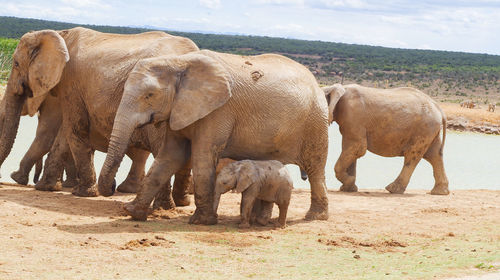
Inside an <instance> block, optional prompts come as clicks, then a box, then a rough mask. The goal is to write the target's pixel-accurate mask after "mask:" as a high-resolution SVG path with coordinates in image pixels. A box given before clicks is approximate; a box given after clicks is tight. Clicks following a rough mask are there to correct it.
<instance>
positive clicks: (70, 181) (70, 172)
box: [62, 151, 78, 188]
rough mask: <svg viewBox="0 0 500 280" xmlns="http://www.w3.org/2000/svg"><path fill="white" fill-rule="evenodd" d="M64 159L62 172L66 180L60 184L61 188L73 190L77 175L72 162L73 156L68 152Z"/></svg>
mask: <svg viewBox="0 0 500 280" xmlns="http://www.w3.org/2000/svg"><path fill="white" fill-rule="evenodd" d="M64 157H65V160H64V171H65V172H66V178H65V180H64V182H63V183H62V186H63V188H73V187H75V186H76V185H78V175H77V171H76V166H75V161H74V160H73V155H71V152H70V151H68V152H67V153H66V154H65V156H64Z"/></svg>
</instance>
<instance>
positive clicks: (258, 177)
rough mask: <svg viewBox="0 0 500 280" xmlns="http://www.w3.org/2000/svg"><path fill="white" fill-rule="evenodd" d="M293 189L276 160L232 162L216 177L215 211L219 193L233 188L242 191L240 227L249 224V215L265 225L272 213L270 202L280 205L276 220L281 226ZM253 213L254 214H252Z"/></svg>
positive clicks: (290, 181)
mask: <svg viewBox="0 0 500 280" xmlns="http://www.w3.org/2000/svg"><path fill="white" fill-rule="evenodd" d="M292 189H293V182H292V178H291V177H290V174H289V173H288V170H287V169H286V167H285V166H284V165H283V164H282V163H281V162H279V161H276V160H269V161H252V160H242V161H237V162H233V163H230V164H228V165H226V166H225V167H224V168H222V170H221V171H220V173H219V175H218V176H217V179H216V182H215V198H214V212H215V213H217V208H218V206H219V200H220V196H221V195H222V194H223V193H226V192H228V191H230V190H233V191H234V192H237V193H241V194H242V196H241V206H240V211H241V223H240V228H247V227H249V226H250V219H251V218H252V219H253V218H256V221H257V223H259V224H260V225H266V224H267V223H268V221H269V218H270V217H271V214H272V210H273V203H276V204H277V205H278V207H279V210H280V214H279V218H278V223H279V226H280V227H282V228H283V227H285V225H286V213H287V210H288V204H289V203H290V197H291V195H292ZM252 209H253V211H252ZM252 212H253V213H252ZM252 214H254V215H255V217H252V216H253V215H252Z"/></svg>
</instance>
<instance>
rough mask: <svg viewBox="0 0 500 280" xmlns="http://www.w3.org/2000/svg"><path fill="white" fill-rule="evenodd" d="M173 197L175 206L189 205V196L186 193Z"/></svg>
mask: <svg viewBox="0 0 500 280" xmlns="http://www.w3.org/2000/svg"><path fill="white" fill-rule="evenodd" d="M173 198H174V202H175V206H180V207H181V206H189V204H191V198H190V197H189V195H187V194H184V195H182V196H180V195H179V196H176V195H174V196H173Z"/></svg>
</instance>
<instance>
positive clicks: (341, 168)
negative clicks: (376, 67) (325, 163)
mask: <svg viewBox="0 0 500 280" xmlns="http://www.w3.org/2000/svg"><path fill="white" fill-rule="evenodd" d="M323 90H324V92H325V96H326V99H327V101H328V104H329V111H328V112H329V121H330V122H333V121H336V122H337V123H338V124H339V129H340V133H341V134H342V153H341V154H340V157H339V159H338V161H337V163H336V164H335V175H336V177H337V179H338V180H339V181H340V182H342V186H341V187H340V190H341V191H348V192H355V191H357V190H358V187H357V186H356V185H355V180H356V160H357V159H358V158H360V157H362V156H363V155H364V154H365V153H366V150H369V151H370V152H372V153H374V154H377V155H380V156H384V157H395V156H403V157H404V166H403V169H402V170H401V173H400V174H399V176H398V177H397V178H396V180H395V181H394V182H392V183H391V184H389V185H388V186H387V187H386V189H387V190H388V191H389V192H391V193H403V192H404V191H405V189H406V186H407V185H408V182H409V180H410V177H411V175H412V173H413V170H414V169H415V167H416V166H417V164H418V162H419V161H420V159H422V158H424V159H425V160H427V161H428V162H429V163H430V164H431V165H432V168H433V171H434V179H435V185H434V188H433V189H432V191H431V194H442V195H445V194H448V193H449V191H448V179H447V178H446V174H445V171H444V166H443V146H444V140H445V137H446V116H445V115H444V113H443V111H442V110H441V108H439V105H438V104H437V103H436V102H435V101H434V100H432V99H431V98H430V97H429V96H427V95H426V94H425V93H423V92H421V91H419V90H417V89H414V88H409V87H404V88H394V89H377V88H368V87H363V86H359V85H346V86H342V85H340V84H335V85H333V86H329V87H325V88H323ZM441 127H442V129H443V140H442V141H441V138H440V131H441Z"/></svg>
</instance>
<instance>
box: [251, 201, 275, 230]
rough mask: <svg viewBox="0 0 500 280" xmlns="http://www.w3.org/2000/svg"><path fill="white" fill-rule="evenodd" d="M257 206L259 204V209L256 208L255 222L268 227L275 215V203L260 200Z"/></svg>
mask: <svg viewBox="0 0 500 280" xmlns="http://www.w3.org/2000/svg"><path fill="white" fill-rule="evenodd" d="M255 204H256V205H257V204H259V207H258V208H256V207H254V211H255V222H257V223H258V224H259V225H261V226H265V225H267V224H268V223H269V220H270V219H271V216H272V214H273V206H274V203H273V202H269V201H264V200H260V199H259V200H257V201H256V202H255Z"/></svg>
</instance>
